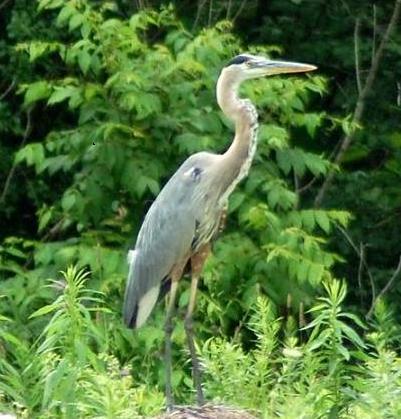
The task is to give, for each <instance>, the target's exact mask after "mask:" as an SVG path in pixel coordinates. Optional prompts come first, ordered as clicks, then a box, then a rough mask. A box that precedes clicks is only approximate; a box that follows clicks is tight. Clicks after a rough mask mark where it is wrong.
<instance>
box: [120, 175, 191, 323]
mask: <svg viewBox="0 0 401 419" xmlns="http://www.w3.org/2000/svg"><path fill="white" fill-rule="evenodd" d="M190 195H191V190H189V189H188V188H187V187H186V185H185V184H183V182H181V181H180V179H179V178H178V179H174V177H173V178H172V179H170V181H169V182H168V184H167V185H166V186H165V187H164V189H163V190H162V192H161V193H160V194H159V196H158V197H157V199H156V200H155V201H154V203H153V204H152V206H151V208H150V210H149V212H148V213H147V215H146V217H145V220H144V222H143V224H142V227H141V230H140V232H139V235H138V239H137V242H136V246H135V251H134V252H133V253H131V257H130V260H129V273H128V282H127V286H126V291H125V298H124V309H123V311H124V313H123V314H124V321H125V323H126V324H127V325H128V326H130V327H139V326H141V325H142V324H143V323H144V322H145V320H146V319H147V317H148V316H149V315H150V313H151V311H152V309H153V307H154V305H155V304H156V301H157V297H158V295H159V290H160V286H161V283H162V280H163V279H164V278H166V277H167V276H168V275H169V273H170V272H171V270H172V268H173V266H174V265H175V264H177V263H180V262H181V263H182V262H185V260H183V259H184V258H185V256H186V255H187V256H189V255H188V253H189V251H190V249H191V244H192V241H193V238H194V234H195V228H196V221H195V220H196V211H194V210H193V208H192V202H193V199H192V197H191V196H190Z"/></svg>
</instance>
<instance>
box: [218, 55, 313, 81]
mask: <svg viewBox="0 0 401 419" xmlns="http://www.w3.org/2000/svg"><path fill="white" fill-rule="evenodd" d="M316 68H317V67H315V66H314V65H310V64H302V63H295V62H290V61H276V60H269V59H267V58H265V57H260V56H258V55H250V54H240V55H237V56H236V57H234V58H233V59H232V60H231V61H230V62H229V63H228V64H227V66H226V67H225V68H224V69H223V71H224V72H228V73H230V75H231V76H232V77H233V78H234V79H236V80H238V81H242V80H249V79H256V78H258V77H263V76H271V75H273V74H284V73H304V72H306V71H312V70H316Z"/></svg>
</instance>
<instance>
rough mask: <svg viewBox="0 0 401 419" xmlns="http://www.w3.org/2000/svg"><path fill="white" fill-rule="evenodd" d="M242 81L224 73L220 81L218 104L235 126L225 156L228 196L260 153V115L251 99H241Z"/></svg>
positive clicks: (224, 173)
mask: <svg viewBox="0 0 401 419" xmlns="http://www.w3.org/2000/svg"><path fill="white" fill-rule="evenodd" d="M239 85H240V81H238V80H237V79H236V78H235V76H234V75H232V74H230V73H228V72H226V71H224V70H223V71H222V73H221V75H220V77H219V80H218V82H217V102H218V104H219V106H220V108H221V110H222V111H223V112H224V114H225V115H226V116H227V117H228V118H229V119H231V120H232V121H233V122H234V123H235V137H234V140H233V142H232V144H231V146H230V147H229V148H228V150H227V151H226V152H225V153H224V154H223V155H222V158H223V160H222V161H223V168H224V172H223V173H222V175H223V176H224V177H225V178H226V185H227V193H225V194H224V195H225V198H226V197H228V195H229V194H230V193H231V192H232V190H233V189H234V188H235V186H236V185H237V183H238V182H239V181H240V180H241V179H243V178H244V177H245V176H247V174H248V171H249V168H250V166H251V163H252V160H253V157H254V155H255V151H256V144H257V130H258V115H257V112H256V108H255V107H254V106H253V104H252V103H251V101H250V100H248V99H240V98H239V97H238V88H239Z"/></svg>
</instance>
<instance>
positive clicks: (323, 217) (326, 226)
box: [315, 211, 330, 234]
mask: <svg viewBox="0 0 401 419" xmlns="http://www.w3.org/2000/svg"><path fill="white" fill-rule="evenodd" d="M315 218H316V222H317V223H318V224H319V226H320V227H321V229H322V230H323V231H324V232H325V233H327V234H328V233H330V220H329V217H328V215H327V214H326V212H325V211H315Z"/></svg>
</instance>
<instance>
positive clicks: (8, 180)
mask: <svg viewBox="0 0 401 419" xmlns="http://www.w3.org/2000/svg"><path fill="white" fill-rule="evenodd" d="M31 113H32V108H29V109H28V111H27V113H26V126H25V131H24V135H23V137H22V141H21V145H20V149H21V148H22V147H23V146H24V145H25V142H26V140H27V139H28V137H29V134H30V133H31V129H32V124H31ZM16 168H17V165H16V164H15V162H14V163H13V164H12V166H11V169H10V172H9V173H8V176H7V178H6V181H5V183H4V188H3V192H2V194H1V196H0V204H3V203H4V201H5V199H6V195H7V192H8V189H9V188H10V184H11V180H12V178H13V177H14V174H15V170H16Z"/></svg>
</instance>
